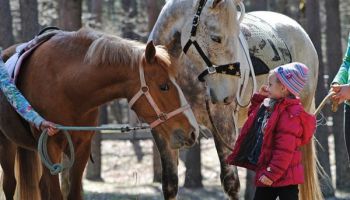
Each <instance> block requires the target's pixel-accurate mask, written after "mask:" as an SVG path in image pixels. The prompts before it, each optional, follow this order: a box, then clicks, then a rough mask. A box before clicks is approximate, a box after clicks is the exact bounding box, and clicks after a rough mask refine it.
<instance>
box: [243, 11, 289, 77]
mask: <svg viewBox="0 0 350 200" xmlns="http://www.w3.org/2000/svg"><path fill="white" fill-rule="evenodd" d="M241 32H242V33H243V35H244V37H245V39H246V40H247V43H248V47H249V55H250V58H251V60H252V64H253V67H254V71H255V74H256V75H262V74H267V73H269V71H270V70H271V69H273V68H275V67H278V66H281V65H284V64H287V63H291V62H292V56H291V54H290V51H289V49H288V47H287V45H286V43H285V42H284V40H283V39H282V38H281V37H279V36H278V34H277V32H276V30H275V29H274V28H273V27H272V26H270V25H269V24H268V22H266V21H264V20H262V19H260V18H259V17H256V16H254V15H250V14H249V13H247V14H246V15H245V17H244V18H243V21H242V23H241Z"/></svg>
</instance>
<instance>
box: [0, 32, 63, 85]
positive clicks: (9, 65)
mask: <svg viewBox="0 0 350 200" xmlns="http://www.w3.org/2000/svg"><path fill="white" fill-rule="evenodd" d="M57 33H58V31H50V32H48V33H44V34H42V35H39V36H36V37H35V38H34V39H33V40H31V41H29V42H26V43H22V44H20V45H18V46H17V47H16V53H15V54H13V55H12V56H11V57H10V58H9V59H8V60H7V61H6V63H5V66H6V69H7V72H8V74H9V75H10V77H11V78H12V79H13V80H14V82H16V80H17V76H18V74H19V71H20V68H21V65H22V63H23V61H24V60H25V59H26V58H27V57H29V55H31V53H32V52H33V51H34V50H35V49H36V48H37V47H38V46H40V45H41V44H42V43H44V42H46V41H47V40H49V39H50V38H51V37H52V36H54V35H56V34H57Z"/></svg>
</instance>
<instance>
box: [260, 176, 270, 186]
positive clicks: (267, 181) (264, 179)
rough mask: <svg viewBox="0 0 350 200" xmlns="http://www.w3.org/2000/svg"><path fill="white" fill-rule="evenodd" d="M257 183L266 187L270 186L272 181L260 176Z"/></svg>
mask: <svg viewBox="0 0 350 200" xmlns="http://www.w3.org/2000/svg"><path fill="white" fill-rule="evenodd" d="M259 181H260V182H262V183H263V184H264V185H267V186H271V185H272V183H273V181H272V180H271V179H269V178H267V176H265V175H262V176H261V177H260V178H259Z"/></svg>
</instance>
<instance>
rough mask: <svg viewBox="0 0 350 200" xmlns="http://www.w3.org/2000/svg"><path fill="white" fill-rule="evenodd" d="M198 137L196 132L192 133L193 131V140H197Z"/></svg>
mask: <svg viewBox="0 0 350 200" xmlns="http://www.w3.org/2000/svg"><path fill="white" fill-rule="evenodd" d="M196 139H197V136H196V133H195V132H192V133H191V140H192V141H196Z"/></svg>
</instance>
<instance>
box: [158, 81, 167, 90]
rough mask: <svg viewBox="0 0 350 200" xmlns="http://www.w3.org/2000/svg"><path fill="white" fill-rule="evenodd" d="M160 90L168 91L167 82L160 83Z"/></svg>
mask: <svg viewBox="0 0 350 200" xmlns="http://www.w3.org/2000/svg"><path fill="white" fill-rule="evenodd" d="M159 88H160V90H162V91H168V90H169V85H168V84H167V83H164V84H161V85H160V86H159Z"/></svg>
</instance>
